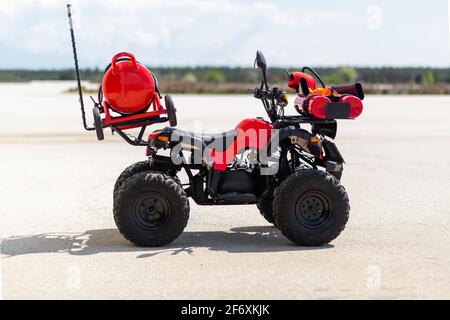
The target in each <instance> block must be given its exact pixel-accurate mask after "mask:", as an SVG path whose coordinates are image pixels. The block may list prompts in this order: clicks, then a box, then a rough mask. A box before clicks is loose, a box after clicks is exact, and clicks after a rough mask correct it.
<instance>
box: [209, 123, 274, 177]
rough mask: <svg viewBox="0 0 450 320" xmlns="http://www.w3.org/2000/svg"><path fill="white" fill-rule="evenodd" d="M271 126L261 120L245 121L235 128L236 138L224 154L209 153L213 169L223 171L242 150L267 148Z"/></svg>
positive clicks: (217, 152)
mask: <svg viewBox="0 0 450 320" xmlns="http://www.w3.org/2000/svg"><path fill="white" fill-rule="evenodd" d="M272 130H273V126H272V124H271V123H270V122H267V121H265V120H262V119H245V120H243V121H242V122H241V123H239V124H238V125H237V126H236V131H237V137H236V138H235V140H234V142H233V143H232V144H231V145H230V146H229V147H228V149H227V150H225V151H224V152H219V151H216V150H212V151H211V157H212V159H213V160H214V168H215V169H216V170H219V171H225V170H226V169H227V167H228V165H229V164H230V163H231V162H232V161H233V159H234V157H235V156H236V155H237V154H238V153H239V152H240V151H241V150H243V149H246V148H252V149H256V150H258V151H259V150H262V149H265V148H267V146H268V144H269V141H270V139H271V137H272Z"/></svg>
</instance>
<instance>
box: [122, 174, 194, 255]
mask: <svg viewBox="0 0 450 320" xmlns="http://www.w3.org/2000/svg"><path fill="white" fill-rule="evenodd" d="M189 210H190V209H189V200H188V197H187V196H186V193H185V191H184V190H183V188H182V187H181V186H180V185H179V184H178V183H177V182H176V181H175V180H174V179H173V178H172V177H170V176H168V175H165V174H163V173H160V172H152V171H151V172H141V173H137V174H135V175H133V176H132V177H130V178H129V179H127V180H126V181H125V182H124V183H123V184H122V186H121V187H120V188H119V190H118V192H117V197H116V201H115V202H114V220H115V222H116V225H117V228H118V229H119V231H120V233H121V234H122V235H123V236H124V237H125V238H126V239H127V240H129V241H130V242H132V243H134V244H136V245H138V246H142V247H160V246H164V245H167V244H169V243H171V242H173V241H174V240H175V239H177V238H178V237H179V236H180V235H181V234H182V233H183V231H184V229H185V227H186V225H187V222H188V220H189Z"/></svg>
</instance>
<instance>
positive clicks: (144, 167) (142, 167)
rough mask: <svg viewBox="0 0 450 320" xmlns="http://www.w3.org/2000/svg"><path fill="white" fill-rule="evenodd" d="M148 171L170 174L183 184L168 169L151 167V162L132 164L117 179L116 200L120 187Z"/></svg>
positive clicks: (114, 192)
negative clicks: (135, 176) (128, 180)
mask: <svg viewBox="0 0 450 320" xmlns="http://www.w3.org/2000/svg"><path fill="white" fill-rule="evenodd" d="M147 171H158V172H161V173H165V174H168V175H169V176H171V177H172V178H173V179H174V180H175V181H176V182H178V183H179V184H181V182H180V179H178V177H177V176H176V175H175V173H173V174H170V172H168V170H167V169H164V168H163V167H157V166H155V165H151V164H150V161H148V160H147V161H140V162H137V163H135V164H132V165H131V166H129V167H128V168H126V169H125V170H124V171H123V172H122V173H121V174H120V176H119V177H118V178H117V180H116V183H115V185H114V191H113V197H114V199H116V196H117V190H119V188H120V186H121V185H122V184H123V183H124V182H125V181H126V180H127V179H128V178H130V177H132V176H134V175H135V174H136V173H140V172H147Z"/></svg>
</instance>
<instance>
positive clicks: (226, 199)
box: [218, 193, 258, 204]
mask: <svg viewBox="0 0 450 320" xmlns="http://www.w3.org/2000/svg"><path fill="white" fill-rule="evenodd" d="M218 200H219V202H220V203H228V204H256V203H257V202H258V197H257V196H255V195H254V194H252V193H226V194H222V195H220V196H219V197H218Z"/></svg>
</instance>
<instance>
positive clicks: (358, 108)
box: [339, 95, 364, 119]
mask: <svg viewBox="0 0 450 320" xmlns="http://www.w3.org/2000/svg"><path fill="white" fill-rule="evenodd" d="M339 102H343V103H348V104H349V105H350V119H356V118H358V117H359V116H360V115H361V114H362V112H363V109H364V106H363V103H362V101H361V99H359V98H358V97H355V96H350V95H348V96H343V97H342V98H341V99H340V100H339Z"/></svg>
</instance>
